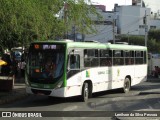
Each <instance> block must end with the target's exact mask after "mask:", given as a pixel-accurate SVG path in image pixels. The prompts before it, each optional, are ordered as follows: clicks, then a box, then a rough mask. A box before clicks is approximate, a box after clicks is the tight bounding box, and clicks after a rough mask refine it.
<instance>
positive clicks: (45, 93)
mask: <svg viewBox="0 0 160 120" xmlns="http://www.w3.org/2000/svg"><path fill="white" fill-rule="evenodd" d="M31 90H32V92H33V93H34V94H44V95H50V94H51V91H49V90H37V89H31Z"/></svg>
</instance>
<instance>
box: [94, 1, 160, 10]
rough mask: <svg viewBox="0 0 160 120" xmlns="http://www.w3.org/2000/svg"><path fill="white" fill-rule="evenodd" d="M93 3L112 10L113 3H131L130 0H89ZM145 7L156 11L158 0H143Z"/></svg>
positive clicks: (158, 4)
mask: <svg viewBox="0 0 160 120" xmlns="http://www.w3.org/2000/svg"><path fill="white" fill-rule="evenodd" d="M91 1H92V3H93V4H100V5H105V6H106V11H112V9H113V8H114V4H116V3H117V4H118V5H131V4H132V0H91ZM143 1H144V2H145V5H146V7H148V8H151V11H152V12H157V11H158V9H160V7H159V6H160V2H159V1H160V0H143Z"/></svg>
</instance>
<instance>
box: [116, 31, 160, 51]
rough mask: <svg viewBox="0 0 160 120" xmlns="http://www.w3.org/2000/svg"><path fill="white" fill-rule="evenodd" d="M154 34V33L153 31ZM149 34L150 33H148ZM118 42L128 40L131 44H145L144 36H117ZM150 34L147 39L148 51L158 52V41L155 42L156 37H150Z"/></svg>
mask: <svg viewBox="0 0 160 120" xmlns="http://www.w3.org/2000/svg"><path fill="white" fill-rule="evenodd" d="M153 34H155V33H153ZM150 35H151V34H150ZM118 37H119V39H120V42H128V41H129V44H131V45H141V46H144V45H145V37H144V36H124V35H123V36H118ZM151 38H153V37H152V36H150V37H149V39H148V41H147V47H148V51H149V52H152V53H160V42H157V40H156V39H151Z"/></svg>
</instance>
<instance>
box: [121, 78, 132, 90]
mask: <svg viewBox="0 0 160 120" xmlns="http://www.w3.org/2000/svg"><path fill="white" fill-rule="evenodd" d="M130 88H131V82H130V80H129V78H125V80H124V85H123V92H124V93H128V92H129V91H130Z"/></svg>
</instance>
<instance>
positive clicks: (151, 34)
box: [148, 29, 160, 42]
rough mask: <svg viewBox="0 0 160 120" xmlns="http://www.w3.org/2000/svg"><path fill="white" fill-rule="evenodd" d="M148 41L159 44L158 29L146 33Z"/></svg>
mask: <svg viewBox="0 0 160 120" xmlns="http://www.w3.org/2000/svg"><path fill="white" fill-rule="evenodd" d="M148 38H149V39H155V40H156V42H160V29H151V30H150V31H149V32H148Z"/></svg>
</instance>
